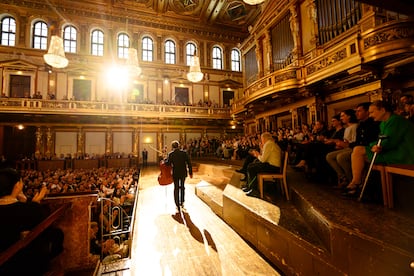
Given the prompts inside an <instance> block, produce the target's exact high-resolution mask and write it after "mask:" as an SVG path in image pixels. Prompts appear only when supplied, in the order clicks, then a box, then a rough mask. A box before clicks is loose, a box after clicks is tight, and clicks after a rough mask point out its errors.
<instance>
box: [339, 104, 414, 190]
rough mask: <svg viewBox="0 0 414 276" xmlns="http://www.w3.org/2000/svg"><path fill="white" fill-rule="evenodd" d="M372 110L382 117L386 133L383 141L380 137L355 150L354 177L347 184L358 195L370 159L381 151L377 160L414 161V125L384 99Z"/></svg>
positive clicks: (382, 130)
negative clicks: (396, 112)
mask: <svg viewBox="0 0 414 276" xmlns="http://www.w3.org/2000/svg"><path fill="white" fill-rule="evenodd" d="M369 114H370V117H372V118H373V119H374V120H375V121H380V122H381V123H380V135H382V136H385V139H383V140H382V142H381V145H379V146H378V145H377V141H375V142H373V143H371V144H370V145H369V146H366V147H364V146H356V147H355V148H354V150H353V152H352V156H351V158H352V159H351V161H352V175H353V178H352V181H351V183H349V185H348V186H347V190H348V192H347V194H348V195H356V194H357V191H358V189H359V187H360V185H361V182H362V172H363V170H364V167H365V162H366V161H371V160H372V158H373V156H374V153H377V157H376V159H375V163H380V164H387V165H389V164H414V142H413V141H414V125H413V124H412V123H411V122H410V121H408V120H407V119H405V118H404V117H402V116H400V115H397V114H394V113H393V112H392V109H391V106H390V105H389V104H388V103H386V102H383V101H375V102H373V103H372V104H371V106H370V107H369Z"/></svg>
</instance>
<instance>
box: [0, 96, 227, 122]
mask: <svg viewBox="0 0 414 276" xmlns="http://www.w3.org/2000/svg"><path fill="white" fill-rule="evenodd" d="M0 111H2V112H4V111H7V112H10V113H22V112H27V113H33V114H50V113H57V114H74V113H76V114H84V115H102V112H105V114H106V115H108V116H111V115H113V116H119V115H122V116H137V115H139V116H142V117H154V113H159V114H162V116H163V117H172V118H176V117H183V118H204V117H206V118H207V117H208V118H211V117H213V118H214V117H217V118H223V117H226V116H229V117H230V109H229V108H219V107H204V106H187V105H164V104H136V103H121V102H119V103H117V102H100V101H72V100H43V99H27V98H0Z"/></svg>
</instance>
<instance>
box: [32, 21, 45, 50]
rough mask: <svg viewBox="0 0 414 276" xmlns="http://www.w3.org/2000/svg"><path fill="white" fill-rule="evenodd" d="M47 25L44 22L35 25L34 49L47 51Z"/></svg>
mask: <svg viewBox="0 0 414 276" xmlns="http://www.w3.org/2000/svg"><path fill="white" fill-rule="evenodd" d="M47 32H48V29H47V24H46V23H45V22H43V21H37V22H36V23H34V24H33V42H32V43H33V48H34V49H41V50H46V49H47Z"/></svg>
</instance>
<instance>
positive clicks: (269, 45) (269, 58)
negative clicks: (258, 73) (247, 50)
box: [263, 30, 273, 74]
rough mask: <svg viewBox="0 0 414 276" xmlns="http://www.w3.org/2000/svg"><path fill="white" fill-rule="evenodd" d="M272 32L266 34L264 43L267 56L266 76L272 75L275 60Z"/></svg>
mask: <svg viewBox="0 0 414 276" xmlns="http://www.w3.org/2000/svg"><path fill="white" fill-rule="evenodd" d="M271 39H272V38H271V35H270V31H269V30H267V32H266V33H265V39H264V41H263V43H264V52H265V56H266V65H265V74H270V73H271V72H272V68H273V59H272V41H271Z"/></svg>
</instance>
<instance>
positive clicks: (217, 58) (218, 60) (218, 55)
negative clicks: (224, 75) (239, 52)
mask: <svg viewBox="0 0 414 276" xmlns="http://www.w3.org/2000/svg"><path fill="white" fill-rule="evenodd" d="M213 69H219V70H221V69H223V54H222V52H221V49H220V48H219V47H217V46H214V47H213Z"/></svg>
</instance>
